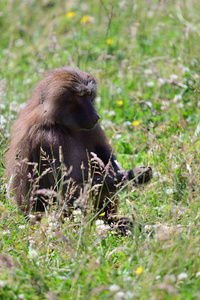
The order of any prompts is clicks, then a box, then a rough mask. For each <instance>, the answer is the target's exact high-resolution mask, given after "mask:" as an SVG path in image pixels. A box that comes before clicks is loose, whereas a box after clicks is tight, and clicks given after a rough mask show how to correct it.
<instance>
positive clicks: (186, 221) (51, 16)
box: [0, 0, 200, 300]
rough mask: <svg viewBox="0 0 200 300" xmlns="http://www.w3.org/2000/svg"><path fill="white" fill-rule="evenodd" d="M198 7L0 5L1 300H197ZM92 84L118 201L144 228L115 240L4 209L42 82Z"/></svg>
mask: <svg viewBox="0 0 200 300" xmlns="http://www.w3.org/2000/svg"><path fill="white" fill-rule="evenodd" d="M199 11H200V2H199V0H188V1H186V0H183V1H181V0H173V1H172V0H168V1H164V0H161V1H156V0H135V1H131V0H127V1H117V0H113V1H108V0H97V1H92V0H86V1H81V0H74V1H62V0H57V1H55V0H40V1H39V0H31V1H25V0H17V1H14V0H2V1H0V38H1V42H0V162H1V164H0V178H1V179H0V182H1V187H0V299H2V300H4V299H5V300H9V299H10V300H13V299H19V300H24V299H35V300H37V299H38V300H41V299H50V300H55V299H76V300H77V299H127V300H128V299H141V300H143V299H156V300H158V299H172V300H180V299H187V300H188V299H200V210H199V209H200V184H199V183H200V171H199V170H200V93H199V92H200V88H199V83H200V67H199V65H200V58H199V53H200V43H199V41H200V22H199V20H200V19H199ZM61 66H72V67H79V68H80V69H82V70H85V71H87V72H89V73H91V74H93V75H94V76H95V78H96V79H97V81H98V96H97V99H96V108H97V110H98V112H99V115H100V118H101V119H100V122H101V125H102V127H103V128H104V130H105V131H106V134H107V135H108V137H109V139H110V141H111V144H112V145H113V147H114V149H115V153H116V156H117V158H118V160H119V162H120V164H121V165H122V166H123V168H124V169H127V168H132V167H133V166H139V165H150V166H151V167H152V169H153V172H154V177H153V179H152V180H151V182H150V183H149V184H147V185H145V186H144V187H140V188H135V187H133V186H129V187H128V189H126V190H123V191H121V193H120V208H119V212H120V214H122V215H127V216H128V215H134V217H135V219H136V220H137V221H138V222H139V223H140V224H142V230H141V231H140V230H138V227H137V226H135V227H134V229H133V232H131V233H130V234H129V235H127V236H125V237H122V236H120V235H119V234H118V233H117V232H116V231H114V230H111V229H110V228H109V227H108V226H106V224H104V223H103V221H102V219H101V216H99V219H98V220H96V221H94V222H93V223H92V222H91V220H92V216H91V215H89V214H88V215H83V214H82V212H81V211H80V210H78V209H77V210H75V211H74V213H73V214H72V216H70V217H69V218H65V219H64V220H63V219H62V220H60V219H59V218H58V217H57V215H56V214H55V213H54V211H52V212H49V213H48V214H45V215H44V216H43V218H42V220H41V222H40V223H35V222H34V218H35V216H34V214H33V215H30V216H29V220H27V219H26V218H25V217H24V216H23V215H21V214H20V213H19V211H18V208H17V206H16V205H15V203H13V202H12V201H8V199H7V198H6V189H5V182H4V179H3V172H4V155H5V153H6V151H7V149H8V145H9V136H10V130H11V126H12V124H13V121H14V120H15V119H16V118H17V115H18V113H19V112H20V111H21V109H22V108H23V107H24V102H25V101H26V100H27V99H29V98H30V96H31V93H32V90H33V88H34V86H35V85H36V83H37V82H38V81H39V80H40V79H41V78H42V75H41V74H42V73H43V72H44V71H45V70H50V69H54V68H58V67H61Z"/></svg>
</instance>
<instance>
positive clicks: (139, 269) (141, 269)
mask: <svg viewBox="0 0 200 300" xmlns="http://www.w3.org/2000/svg"><path fill="white" fill-rule="evenodd" d="M142 272H143V267H139V268H138V269H137V270H135V274H141V273H142Z"/></svg>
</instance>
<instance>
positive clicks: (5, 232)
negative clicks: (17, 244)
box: [2, 229, 10, 235]
mask: <svg viewBox="0 0 200 300" xmlns="http://www.w3.org/2000/svg"><path fill="white" fill-rule="evenodd" d="M9 233H10V230H9V229H6V230H3V231H2V234H3V235H4V234H9Z"/></svg>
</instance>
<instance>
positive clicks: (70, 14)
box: [66, 11, 75, 19]
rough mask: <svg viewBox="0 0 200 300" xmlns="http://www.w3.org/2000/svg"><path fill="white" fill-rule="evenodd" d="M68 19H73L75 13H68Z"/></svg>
mask: <svg viewBox="0 0 200 300" xmlns="http://www.w3.org/2000/svg"><path fill="white" fill-rule="evenodd" d="M66 17H67V18H69V19H71V18H73V17H75V13H74V12H73V11H69V12H68V13H66Z"/></svg>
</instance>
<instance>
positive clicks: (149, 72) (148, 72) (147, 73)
mask: <svg viewBox="0 0 200 300" xmlns="http://www.w3.org/2000/svg"><path fill="white" fill-rule="evenodd" d="M152 73H153V72H152V70H151V69H146V70H144V74H145V75H151V74H152Z"/></svg>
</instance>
